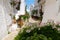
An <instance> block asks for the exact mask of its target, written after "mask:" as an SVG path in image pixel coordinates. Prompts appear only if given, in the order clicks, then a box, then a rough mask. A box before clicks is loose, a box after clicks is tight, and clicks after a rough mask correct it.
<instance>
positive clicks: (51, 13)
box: [42, 0, 59, 23]
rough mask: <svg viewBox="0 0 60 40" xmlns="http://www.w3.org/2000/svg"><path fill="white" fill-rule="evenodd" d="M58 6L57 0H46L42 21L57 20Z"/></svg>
mask: <svg viewBox="0 0 60 40" xmlns="http://www.w3.org/2000/svg"><path fill="white" fill-rule="evenodd" d="M58 8H59V7H58V3H57V1H56V0H46V2H45V5H44V15H43V20H42V22H43V23H46V22H47V21H48V20H55V19H56V16H57V15H58Z"/></svg>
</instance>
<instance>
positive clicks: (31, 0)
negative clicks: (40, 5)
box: [26, 0, 34, 10]
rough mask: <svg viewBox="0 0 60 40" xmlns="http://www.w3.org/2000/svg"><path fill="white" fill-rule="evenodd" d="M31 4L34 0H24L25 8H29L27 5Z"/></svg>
mask: <svg viewBox="0 0 60 40" xmlns="http://www.w3.org/2000/svg"><path fill="white" fill-rule="evenodd" d="M31 4H34V0H26V5H27V9H28V10H29V6H30V5H31Z"/></svg>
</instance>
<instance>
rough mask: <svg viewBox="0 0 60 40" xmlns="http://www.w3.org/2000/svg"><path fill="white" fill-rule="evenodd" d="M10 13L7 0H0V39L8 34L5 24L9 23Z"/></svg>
mask: <svg viewBox="0 0 60 40" xmlns="http://www.w3.org/2000/svg"><path fill="white" fill-rule="evenodd" d="M10 13H11V14H12V9H11V5H10V4H9V0H0V40H1V39H2V38H4V37H5V36H6V35H7V34H8V30H7V25H9V24H10V23H11V16H10V15H9V14H10Z"/></svg>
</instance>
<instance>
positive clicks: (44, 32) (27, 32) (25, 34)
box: [14, 25, 60, 40]
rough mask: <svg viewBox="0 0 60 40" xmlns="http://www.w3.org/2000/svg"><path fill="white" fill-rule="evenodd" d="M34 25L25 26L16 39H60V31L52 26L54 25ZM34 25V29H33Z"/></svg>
mask: <svg viewBox="0 0 60 40" xmlns="http://www.w3.org/2000/svg"><path fill="white" fill-rule="evenodd" d="M34 26H35V25H34ZM34 26H28V27H26V28H23V29H22V30H21V31H20V32H19V33H18V35H17V36H16V37H15V38H14V40H60V33H59V32H58V30H57V29H56V28H52V27H53V26H52V25H45V26H43V27H37V26H36V27H34ZM32 27H33V28H34V29H31V28H32Z"/></svg>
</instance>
